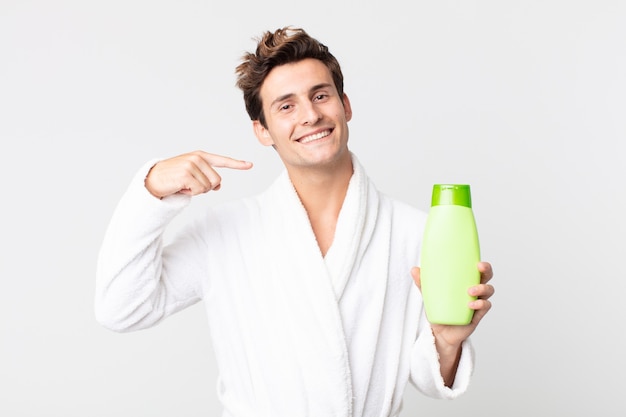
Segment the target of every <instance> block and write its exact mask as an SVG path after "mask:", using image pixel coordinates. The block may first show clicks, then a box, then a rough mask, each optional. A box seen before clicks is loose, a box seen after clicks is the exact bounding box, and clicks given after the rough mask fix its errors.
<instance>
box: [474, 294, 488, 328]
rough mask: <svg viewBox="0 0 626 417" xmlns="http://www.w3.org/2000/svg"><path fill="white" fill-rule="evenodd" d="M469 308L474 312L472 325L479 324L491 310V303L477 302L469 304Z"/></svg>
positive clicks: (485, 301)
mask: <svg viewBox="0 0 626 417" xmlns="http://www.w3.org/2000/svg"><path fill="white" fill-rule="evenodd" d="M469 308H471V309H473V310H474V316H473V317H472V323H473V324H474V325H476V324H478V323H479V322H480V321H481V320H482V318H483V317H485V314H487V313H488V312H489V310H491V302H490V301H487V300H481V299H479V300H475V301H472V302H470V303H469Z"/></svg>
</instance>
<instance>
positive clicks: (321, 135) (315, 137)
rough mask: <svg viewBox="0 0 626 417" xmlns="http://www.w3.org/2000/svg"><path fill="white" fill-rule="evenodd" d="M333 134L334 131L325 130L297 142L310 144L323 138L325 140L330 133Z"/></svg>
mask: <svg viewBox="0 0 626 417" xmlns="http://www.w3.org/2000/svg"><path fill="white" fill-rule="evenodd" d="M331 132H332V130H330V129H329V130H324V131H323V132H319V133H316V134H314V135H309V136H304V137H303V138H300V139H298V140H297V142H300V143H309V142H313V141H316V140H319V139H322V138H325V137H326V136H328V135H330V133H331Z"/></svg>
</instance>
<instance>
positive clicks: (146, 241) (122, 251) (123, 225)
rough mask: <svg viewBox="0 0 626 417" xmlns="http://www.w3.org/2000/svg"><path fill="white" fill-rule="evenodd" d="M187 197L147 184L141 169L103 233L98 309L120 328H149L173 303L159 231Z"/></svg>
mask: <svg viewBox="0 0 626 417" xmlns="http://www.w3.org/2000/svg"><path fill="white" fill-rule="evenodd" d="M184 205H185V204H184V201H179V202H172V201H170V202H164V201H161V200H158V199H156V198H154V197H153V196H151V195H150V194H149V193H148V192H147V190H145V188H143V179H142V172H141V171H140V172H139V173H138V174H137V176H136V177H135V178H134V179H133V182H132V183H131V185H130V186H129V189H128V190H127V192H126V193H125V194H124V196H123V197H122V199H121V200H120V202H119V204H118V206H117V208H116V210H115V212H114V214H113V216H112V218H111V221H110V224H109V227H108V229H107V231H106V233H105V237H104V240H103V243H102V247H101V249H100V253H99V257H98V265H97V271H96V296H95V313H96V318H97V319H98V321H99V322H100V323H101V324H102V325H104V326H105V327H107V328H110V329H112V330H116V331H128V330H134V329H139V328H145V327H149V326H151V325H153V324H154V323H156V322H158V321H159V320H160V319H161V318H162V317H163V316H164V315H165V314H166V313H167V312H168V311H167V310H168V309H171V308H172V307H171V306H173V305H174V306H175V304H176V303H177V302H178V301H176V300H172V299H171V296H170V295H169V294H174V293H177V292H176V291H171V290H170V288H168V287H171V284H169V283H168V280H167V277H166V276H165V271H164V267H163V262H162V256H161V255H162V250H163V249H162V243H161V236H162V234H163V231H164V230H165V227H166V226H167V224H168V223H169V221H170V220H171V219H172V218H173V217H174V216H175V215H176V214H177V213H178V212H180V210H182V208H183V207H184Z"/></svg>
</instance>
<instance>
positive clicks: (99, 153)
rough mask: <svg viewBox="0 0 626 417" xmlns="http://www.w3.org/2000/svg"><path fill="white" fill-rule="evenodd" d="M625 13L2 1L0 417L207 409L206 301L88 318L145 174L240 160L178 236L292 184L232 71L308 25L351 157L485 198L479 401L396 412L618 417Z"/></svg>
mask: <svg viewBox="0 0 626 417" xmlns="http://www.w3.org/2000/svg"><path fill="white" fill-rule="evenodd" d="M625 22H626V2H624V1H621V0H614V1H610V0H594V1H575V0H573V1H572V0H569V1H567V0H562V1H558V0H543V1H538V0H526V1H497V0H489V1H469V0H456V1H452V0H440V1H404V0H402V1H400V0H387V1H384V2H382V1H380V2H375V1H368V0H361V1H356V0H354V1H340V0H332V1H326V0H320V1H312V2H302V3H298V2H283V1H277V0H267V1H249V0H241V1H232V2H224V1H219V2H218V1H207V0H205V1H199V0H198V1H194V0H177V1H155V0H152V1H148V0H145V1H142V0H123V1H122V0H108V1H79V0H76V1H71V0H57V1H46V0H1V1H0V138H1V141H0V185H1V188H0V191H1V193H2V197H1V198H2V215H1V216H0V243H1V245H2V247H1V249H2V251H1V255H0V279H1V286H0V415H2V416H7V417H19V416H28V417H35V416H37V417H39V416H45V417H52V416H59V417H73V416H77V417H78V416H80V417H86V416H88V417H98V416H129V417H130V416H157V417H161V416H189V417H195V416H198V417H199V416H203V417H206V416H218V415H219V413H220V411H221V407H220V405H219V404H218V403H217V399H216V393H215V392H216V391H215V381H216V370H215V364H214V360H213V357H212V348H211V343H210V340H209V336H208V328H207V323H206V319H205V317H204V310H203V308H202V306H201V305H200V304H197V305H194V306H192V307H190V308H189V309H187V310H185V311H183V312H181V313H179V314H177V315H175V316H172V317H170V318H168V319H167V320H166V321H165V322H163V323H162V324H160V325H159V326H157V327H154V328H152V329H149V330H144V331H140V332H136V333H130V334H117V333H113V332H111V331H109V330H106V329H104V328H102V327H101V326H99V325H98V324H97V323H96V321H95V319H94V315H93V295H94V280H95V266H96V258H97V253H98V250H99V246H100V243H101V240H102V238H103V235H104V231H105V228H106V225H107V223H108V221H109V218H110V216H111V214H112V211H113V209H114V207H115V205H116V203H117V201H118V199H119V198H120V196H121V195H122V193H123V192H124V190H125V188H126V186H127V184H128V182H129V181H130V179H131V177H132V176H133V174H134V173H135V171H136V170H137V169H138V168H139V167H140V166H141V165H142V164H143V163H144V162H145V161H147V160H149V159H151V158H153V157H166V156H173V155H177V154H179V153H183V152H187V151H192V150H196V149H204V150H207V151H210V152H213V153H220V154H224V155H229V156H232V157H235V158H240V159H246V160H251V161H253V162H254V163H255V167H254V169H253V170H251V171H248V172H238V171H232V172H225V171H223V172H222V173H223V177H224V182H223V186H222V189H221V190H220V191H219V192H217V193H211V194H210V195H205V196H200V197H198V198H196V199H195V200H194V201H193V204H192V205H191V206H190V207H189V208H188V209H187V210H186V211H185V212H184V213H183V215H181V217H179V218H177V219H176V221H175V222H174V224H173V225H172V227H177V225H178V223H179V222H184V221H185V220H186V219H188V218H189V216H194V215H197V214H199V213H200V212H201V211H202V210H203V208H204V207H207V205H210V204H217V203H219V202H221V201H225V200H228V199H232V198H237V197H240V196H246V195H250V194H254V193H257V192H259V191H261V190H262V189H264V188H265V187H266V185H267V184H268V183H269V182H270V181H271V180H272V179H273V178H274V176H275V175H276V174H277V173H278V172H279V171H280V169H281V164H280V161H279V159H278V157H277V155H276V153H275V152H274V151H273V150H272V149H271V148H265V147H263V146H261V145H259V143H258V142H257V141H256V139H255V138H254V136H253V133H252V129H251V124H250V121H249V120H248V118H247V115H246V113H245V111H244V106H243V100H242V98H241V93H240V91H239V90H237V88H236V87H235V74H234V68H235V66H236V65H237V64H238V62H239V58H240V56H241V55H242V54H243V53H244V52H245V51H247V50H250V49H251V48H253V46H254V38H255V37H257V36H259V35H260V34H261V33H262V32H263V31H265V30H269V29H271V30H274V29H276V28H278V27H282V26H285V25H295V26H301V27H303V28H305V29H306V30H307V31H308V32H309V33H310V34H311V35H313V36H314V37H316V38H318V39H319V40H321V41H322V42H324V43H326V44H327V45H328V46H329V47H330V49H331V51H332V52H333V53H334V54H335V55H336V56H337V57H338V59H339V61H340V63H341V65H342V67H343V71H344V75H345V80H346V85H345V89H346V92H347V94H348V95H349V97H350V99H351V102H352V107H353V111H354V118H353V120H352V121H351V122H350V124H349V126H350V129H351V136H350V146H351V149H352V150H353V151H354V152H356V153H357V155H358V156H359V159H360V160H361V162H362V163H363V164H364V165H365V167H366V169H367V170H368V173H369V174H370V176H371V177H372V179H373V180H374V182H375V183H376V184H377V186H378V187H379V188H380V189H381V190H384V191H385V192H386V193H387V194H390V195H392V196H394V197H397V198H399V199H402V200H405V201H407V202H409V203H411V204H412V205H414V206H417V207H419V208H421V209H423V210H428V204H429V200H430V192H431V188H432V184H433V183H438V182H462V183H469V184H471V186H472V193H473V202H474V213H475V216H476V220H477V223H478V228H479V234H480V239H481V246H482V252H483V259H485V260H488V261H490V262H491V263H492V264H493V266H494V269H495V278H494V280H493V284H494V285H495V286H496V295H495V296H494V297H493V304H494V307H493V309H492V311H491V312H490V313H489V315H488V316H487V317H486V318H485V320H484V321H483V322H482V323H481V325H480V327H479V329H478V330H477V332H476V333H475V335H474V337H473V339H474V344H475V347H476V350H477V363H476V371H475V374H474V379H473V382H472V384H471V386H470V389H469V391H468V392H467V393H466V394H465V395H464V396H462V397H460V398H458V399H457V400H454V401H443V400H433V399H429V398H426V397H424V396H423V395H422V394H420V393H419V392H417V391H416V390H415V389H414V388H412V387H409V388H408V390H407V392H406V395H405V398H406V400H405V407H404V411H403V413H402V416H405V417H409V416H419V415H428V416H431V417H432V416H452V415H458V416H461V415H462V416H465V417H473V416H480V417H496V416H498V417H501V416H507V415H513V414H514V415H532V416H554V415H560V416H589V415H602V416H624V415H626V406H625V405H624V402H623V388H624V373H625V371H626V359H625V355H624V352H625V351H626V342H624V337H623V331H624V327H625V326H624V318H625V314H624V304H625V303H626V300H625V297H624V294H625V292H626V284H625V280H626V274H625V273H624V258H626V245H625V244H624V236H625V235H626V222H625V220H624V217H625V214H626V169H625V165H626V164H625V161H624V151H625V139H626V117H625V116H626V24H625Z"/></svg>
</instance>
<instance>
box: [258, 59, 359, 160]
mask: <svg viewBox="0 0 626 417" xmlns="http://www.w3.org/2000/svg"><path fill="white" fill-rule="evenodd" d="M260 95H261V101H262V103H263V112H264V114H265V120H266V124H267V128H265V127H263V126H262V125H261V123H260V122H259V121H254V131H255V134H256V136H257V138H258V139H259V141H260V142H261V143H262V144H264V145H273V146H274V147H275V148H276V150H277V151H278V154H279V156H280V158H281V159H282V161H283V163H284V164H285V166H286V167H287V168H288V169H291V168H314V167H318V166H320V167H321V166H325V165H328V164H333V163H338V162H340V161H341V160H345V158H349V157H348V152H347V151H348V147H347V143H348V121H350V119H351V118H352V110H351V108H350V102H349V100H348V97H347V96H346V95H345V94H344V96H343V97H340V96H339V94H338V93H337V89H336V88H335V84H334V83H333V79H332V75H331V73H330V70H329V69H328V68H327V67H326V66H325V65H324V64H323V63H322V62H321V61H319V60H316V59H305V60H302V61H299V62H296V63H292V64H286V65H281V66H278V67H276V68H274V69H273V70H272V71H271V72H270V73H269V74H268V76H267V77H266V78H265V81H264V82H263V85H262V86H261V92H260Z"/></svg>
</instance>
